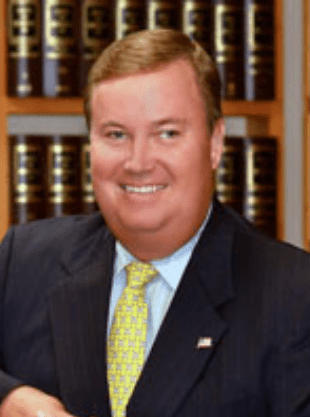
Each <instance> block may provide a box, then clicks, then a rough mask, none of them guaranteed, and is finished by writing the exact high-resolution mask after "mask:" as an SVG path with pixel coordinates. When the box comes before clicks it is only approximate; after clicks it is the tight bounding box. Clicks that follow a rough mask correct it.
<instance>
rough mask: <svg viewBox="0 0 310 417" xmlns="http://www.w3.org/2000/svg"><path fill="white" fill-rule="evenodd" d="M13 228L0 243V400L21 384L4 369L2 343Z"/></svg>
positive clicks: (21, 383) (21, 382)
mask: <svg viewBox="0 0 310 417" xmlns="http://www.w3.org/2000/svg"><path fill="white" fill-rule="evenodd" d="M13 239H14V228H13V227H12V228H11V229H10V230H9V232H8V233H7V235H6V236H5V238H4V239H3V242H2V243H1V245H0V401H2V400H3V399H4V397H5V396H6V395H7V394H8V393H9V392H10V391H11V390H12V389H14V388H17V387H18V386H20V385H23V381H21V380H19V379H17V378H14V377H13V376H12V375H9V374H8V373H6V371H5V357H4V352H3V343H4V338H5V335H4V331H3V329H4V299H5V291H6V283H7V280H8V279H9V275H10V269H11V258H12V246H13Z"/></svg>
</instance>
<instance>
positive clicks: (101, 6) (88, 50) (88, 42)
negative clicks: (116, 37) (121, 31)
mask: <svg viewBox="0 0 310 417" xmlns="http://www.w3.org/2000/svg"><path fill="white" fill-rule="evenodd" d="M109 13H112V10H111V8H109V7H108V4H107V3H106V2H105V1H102V0H88V1H84V3H83V6H82V40H83V58H84V59H86V60H92V59H95V58H96V57H97V56H98V54H99V53H100V52H101V50H102V49H104V48H105V47H106V46H107V45H108V43H109V41H110V40H111V39H110V38H111V37H110V30H111V28H110V22H109Z"/></svg>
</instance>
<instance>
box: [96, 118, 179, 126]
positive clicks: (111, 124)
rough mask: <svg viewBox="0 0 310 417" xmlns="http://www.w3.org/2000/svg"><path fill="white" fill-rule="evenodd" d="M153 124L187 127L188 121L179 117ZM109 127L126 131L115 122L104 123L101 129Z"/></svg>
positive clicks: (157, 121)
mask: <svg viewBox="0 0 310 417" xmlns="http://www.w3.org/2000/svg"><path fill="white" fill-rule="evenodd" d="M152 124H153V125H154V126H155V127H160V126H163V125H166V124H182V125H185V124H186V119H185V118H179V117H169V118H166V119H160V120H156V121H154V122H152ZM107 127H119V128H122V129H124V128H125V126H124V125H122V124H121V123H118V122H115V121H114V120H110V121H109V122H106V123H103V124H102V125H101V126H100V129H105V128H107Z"/></svg>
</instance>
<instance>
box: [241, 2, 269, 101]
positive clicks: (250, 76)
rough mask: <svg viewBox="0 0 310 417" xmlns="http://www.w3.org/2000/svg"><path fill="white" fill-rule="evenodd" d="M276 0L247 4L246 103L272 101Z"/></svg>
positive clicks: (245, 9)
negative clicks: (274, 0) (274, 2)
mask: <svg viewBox="0 0 310 417" xmlns="http://www.w3.org/2000/svg"><path fill="white" fill-rule="evenodd" d="M273 7H274V5H273V1H272V0H245V6H244V13H245V22H244V23H245V48H244V52H245V54H244V63H245V99H246V100H272V99H274V97H275V80H274V11H273Z"/></svg>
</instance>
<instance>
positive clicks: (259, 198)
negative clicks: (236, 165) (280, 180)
mask: <svg viewBox="0 0 310 417" xmlns="http://www.w3.org/2000/svg"><path fill="white" fill-rule="evenodd" d="M243 143H244V153H245V192H244V205H243V215H244V216H245V217H246V218H247V219H248V220H249V221H250V222H251V223H253V224H254V225H255V226H256V227H257V228H258V229H259V230H261V231H263V232H265V233H266V234H268V235H270V236H272V237H277V140H276V139H275V138H271V137H266V138H261V137H247V138H244V139H243Z"/></svg>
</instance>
